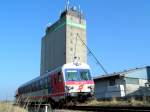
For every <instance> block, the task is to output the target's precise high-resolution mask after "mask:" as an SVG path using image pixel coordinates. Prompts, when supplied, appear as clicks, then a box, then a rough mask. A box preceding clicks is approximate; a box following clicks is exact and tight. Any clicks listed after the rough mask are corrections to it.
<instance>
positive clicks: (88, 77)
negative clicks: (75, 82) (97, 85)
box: [80, 70, 91, 80]
mask: <svg viewBox="0 0 150 112" xmlns="http://www.w3.org/2000/svg"><path fill="white" fill-rule="evenodd" d="M80 78H81V80H91V75H90V72H89V70H81V71H80Z"/></svg>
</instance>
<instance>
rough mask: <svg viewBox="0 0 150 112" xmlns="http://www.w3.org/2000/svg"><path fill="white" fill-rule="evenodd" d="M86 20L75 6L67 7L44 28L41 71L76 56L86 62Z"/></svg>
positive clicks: (46, 70) (57, 65)
mask: <svg viewBox="0 0 150 112" xmlns="http://www.w3.org/2000/svg"><path fill="white" fill-rule="evenodd" d="M81 40H82V41H83V42H84V43H85V44H86V21H85V18H84V15H83V14H82V11H81V10H80V9H77V8H76V7H67V8H66V9H65V10H64V11H63V12H62V13H61V15H60V18H59V20H58V21H56V22H55V23H54V24H52V25H51V26H48V27H47V29H46V34H45V36H44V37H43V38H42V43H41V44H42V45H41V71H40V74H41V75H44V74H45V73H46V72H48V71H51V70H54V69H56V68H57V67H59V66H62V65H63V64H66V63H71V62H73V59H74V57H78V59H79V61H80V62H83V63H87V49H86V47H85V46H84V45H83V42H82V41H81Z"/></svg>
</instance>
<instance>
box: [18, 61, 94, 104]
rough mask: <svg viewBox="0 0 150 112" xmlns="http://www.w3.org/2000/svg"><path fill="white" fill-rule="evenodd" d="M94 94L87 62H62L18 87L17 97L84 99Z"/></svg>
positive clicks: (33, 99) (23, 98) (50, 99)
mask: <svg viewBox="0 0 150 112" xmlns="http://www.w3.org/2000/svg"><path fill="white" fill-rule="evenodd" d="M93 95H94V81H93V79H92V77H91V72H90V67H89V65H87V64H84V63H82V64H74V63H70V64H64V65H63V66H62V67H59V68H57V69H55V70H53V71H51V72H47V73H46V74H45V75H43V76H39V77H37V78H35V79H33V80H31V81H29V82H27V83H25V84H23V85H22V86H20V87H19V88H18V92H17V94H16V97H17V99H18V100H19V99H21V101H25V99H27V98H28V99H30V101H33V102H35V101H38V100H39V99H42V101H54V102H60V101H62V100H63V101H64V100H66V99H67V100H72V99H76V100H86V99H87V98H90V97H92V96H93Z"/></svg>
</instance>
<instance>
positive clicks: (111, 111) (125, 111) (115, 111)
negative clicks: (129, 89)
mask: <svg viewBox="0 0 150 112" xmlns="http://www.w3.org/2000/svg"><path fill="white" fill-rule="evenodd" d="M64 108H65V109H69V110H80V111H92V112H150V107H129V106H128V107H117V106H116V107H104V106H69V107H64Z"/></svg>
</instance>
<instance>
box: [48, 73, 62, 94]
mask: <svg viewBox="0 0 150 112" xmlns="http://www.w3.org/2000/svg"><path fill="white" fill-rule="evenodd" d="M51 79H52V81H51V82H52V95H53V96H61V95H63V93H64V80H63V74H62V73H61V72H56V73H54V74H53V75H52V77H51Z"/></svg>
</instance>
